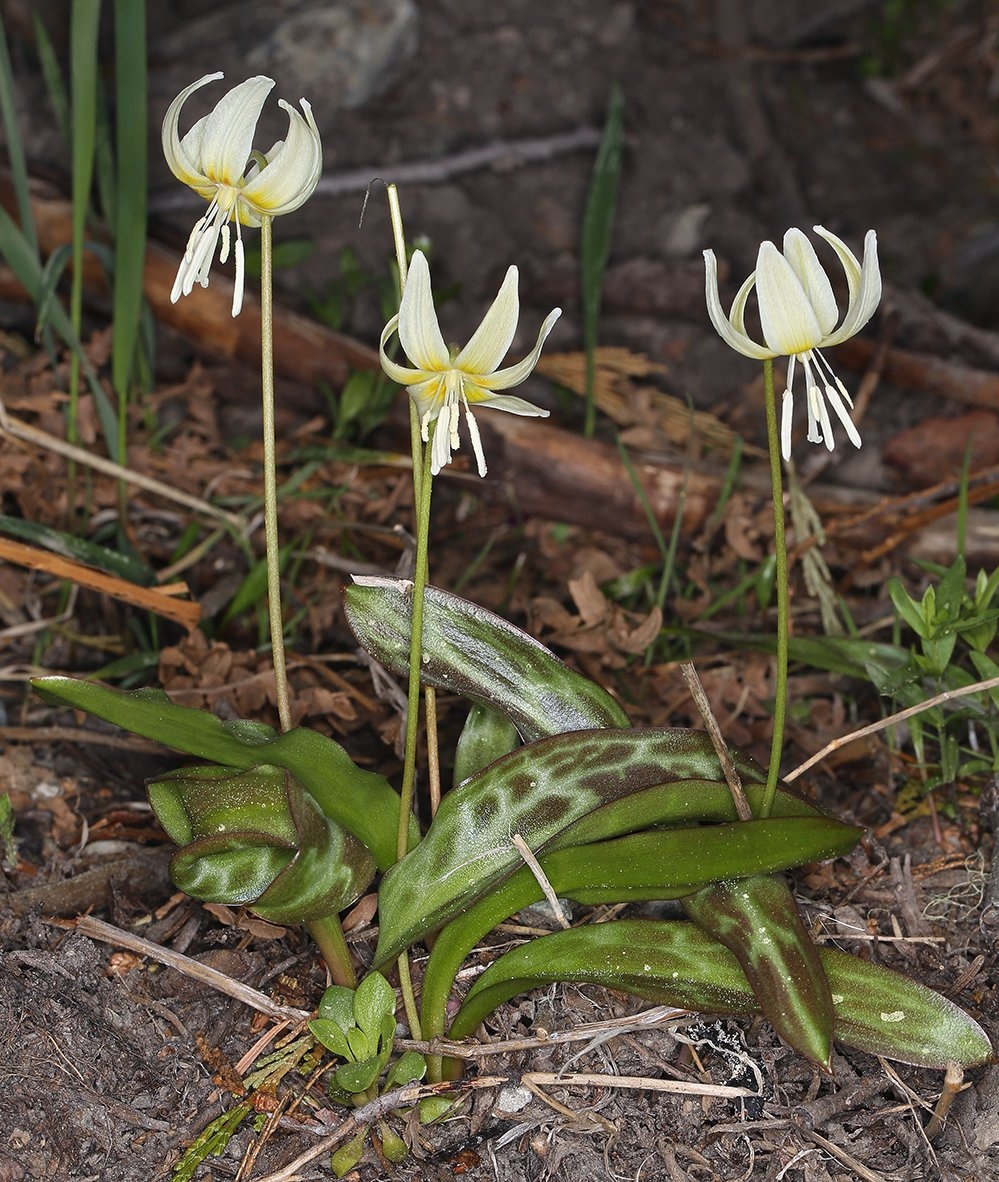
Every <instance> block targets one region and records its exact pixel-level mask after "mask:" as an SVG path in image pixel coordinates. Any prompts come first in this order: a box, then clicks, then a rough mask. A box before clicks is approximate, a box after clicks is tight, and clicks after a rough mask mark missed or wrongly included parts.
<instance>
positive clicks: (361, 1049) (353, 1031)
mask: <svg viewBox="0 0 999 1182" xmlns="http://www.w3.org/2000/svg"><path fill="white" fill-rule="evenodd" d="M344 1034H345V1035H346V1036H347V1046H348V1047H350V1058H351V1060H352V1061H353V1062H355V1063H360V1062H363V1061H364V1060H367V1059H370V1060H371V1061H372V1062H374V1061H375V1060H374V1050H375V1045H374V1043H373V1042H372V1041H371V1040H370V1039H369V1038H368V1036H367V1035H366V1034H365V1033H364V1031H363V1030H362V1029H361V1028H360V1026H348V1027H347V1029H346V1030H345V1031H344ZM341 1086H342V1087H346V1084H342V1085H341ZM367 1086H368V1085H367V1084H365V1085H364V1087H367ZM348 1090H350V1089H348Z"/></svg>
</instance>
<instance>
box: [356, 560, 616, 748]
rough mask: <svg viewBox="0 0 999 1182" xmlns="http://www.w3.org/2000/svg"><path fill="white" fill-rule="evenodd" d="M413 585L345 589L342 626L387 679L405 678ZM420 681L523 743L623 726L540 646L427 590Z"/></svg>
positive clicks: (362, 583) (596, 692) (600, 693)
mask: <svg viewBox="0 0 999 1182" xmlns="http://www.w3.org/2000/svg"><path fill="white" fill-rule="evenodd" d="M412 591H413V584H412V583H411V582H409V581H408V580H405V579H379V578H358V577H355V580H354V582H353V583H352V584H351V585H350V586H349V587H345V588H344V593H343V598H344V606H345V609H346V613H347V622H348V623H349V624H350V626H351V628H352V629H353V630H354V635H355V636H356V637H357V639H358V641H359V642H360V644H361V645H362V646H363V647H364V648H365V649H366V651H367V652H369V653H370V654H371V655H372V656H373V657H374V658H375V659H376V660H378V661H381V663H382V664H383V665H384V666H385V667H386V668H387V669H391V670H392V672H393V673H397V674H400V675H402V674H406V673H408V672H409V650H410V636H411V634H412V630H413V607H412V602H413V601H412ZM422 662H423V663H422V665H421V668H420V679H421V680H422V681H423V682H424V684H426V685H433V686H436V687H437V688H438V689H446V690H449V691H450V692H451V693H456V694H460V695H461V696H462V697H465V698H469V699H470V700H471V701H473V702H481V703H482V704H483V705H486V706H491V707H493V709H495V710H499V711H500V712H501V713H503V714H505V715H506V716H507V717H508V718H509V719H510V720H511V721H512V722H513V723H514V725H515V726H516V727H517V730H518V731H519V732H520V734H521V737H522V738H523V739H524V741H525V742H530V741H531V740H533V739H540V738H543V737H544V736H546V735H557V734H561V733H563V732H564V731H575V730H586V729H588V728H590V727H627V726H630V725H631V723H630V720H629V718H628V716H627V714H625V712H624V711H623V710H622V709H621V707H620V706H619V705H618V704H617V703H616V702H615V701H614V699H613V698H612V697H611V696H610V694H608V693H607V692H606V691H605V690H603V689H601V688H600V686H598V685H597V684H596V682H593V681H590V679H589V678H587V677H583V676H581V675H580V674H579V673H575V672H574V671H573V670H572V669H570V668H569V667H568V665H566V664H564V663H563V662H562V661H560V660H559V659H558V657H556V656H555V654H554V653H552V652H551V651H549V650H548V649H547V648H545V646H544V645H543V644H541V643H540V642H539V641H537V640H535V639H534V638H533V637H531V636H528V635H527V633H526V632H522V631H521V630H520V629H519V628H515V627H514V626H513V624H510V623H508V621H506V620H504V619H503V618H502V617H501V616H497V615H495V614H494V613H493V612H491V611H487V610H486V609H485V608H484V607H479V606H478V604H475V603H471V602H470V601H469V600H467V599H462V598H461V597H460V596H458V595H452V594H451V593H450V592H448V591H442V590H440V588H438V587H427V589H426V593H425V599H424V605H423V656H422Z"/></svg>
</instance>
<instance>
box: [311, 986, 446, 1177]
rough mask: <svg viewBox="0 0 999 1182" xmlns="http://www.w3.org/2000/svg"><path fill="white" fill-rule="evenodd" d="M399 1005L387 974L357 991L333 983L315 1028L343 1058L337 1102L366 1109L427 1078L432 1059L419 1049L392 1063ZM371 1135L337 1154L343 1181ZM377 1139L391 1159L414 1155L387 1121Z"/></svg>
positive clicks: (336, 1079)
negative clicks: (387, 1094)
mask: <svg viewBox="0 0 999 1182" xmlns="http://www.w3.org/2000/svg"><path fill="white" fill-rule="evenodd" d="M395 1004H396V1003H395V991H394V990H393V989H392V986H391V985H389V983H388V981H386V980H385V978H384V977H383V976H382V975H381V973H369V974H368V976H367V977H365V978H364V980H363V981H362V982H361V984H360V985H359V986H358V987H357V989H356V990H354V989H345V988H343V987H341V986H339V985H331V986H330V988H329V989H327V990H326V992H325V993H324V994H323V999H322V1001H321V1002H320V1003H319V1011H318V1014H317V1016H316V1017H315V1018H314V1019H313V1020H312V1021H311V1022H310V1023H309V1030H310V1031H311V1032H312V1034H313V1035H314V1036H315V1038H316V1039H317V1040H318V1041H319V1042H321V1043H322V1045H323V1046H324V1047H326V1049H327V1050H329V1051H332V1052H333V1054H334V1055H336V1056H337V1057H338V1058H340V1059H342V1060H343V1063H341V1064H340V1066H339V1067H337V1068H336V1070H335V1071H334V1073H333V1076H332V1079H331V1080H330V1082H329V1084H328V1086H327V1092H328V1094H329V1097H330V1099H331V1100H333V1101H335V1102H336V1103H338V1104H346V1105H352V1106H353V1107H355V1108H360V1107H362V1106H363V1105H364V1104H367V1103H368V1102H369V1101H370V1100H374V1099H375V1098H376V1097H377V1096H379V1095H380V1094H382V1093H384V1092H389V1091H391V1090H392V1089H393V1088H399V1087H403V1086H404V1085H405V1084H408V1083H413V1082H414V1081H415V1080H419V1079H422V1078H423V1076H424V1075H425V1074H426V1070H427V1064H426V1060H425V1059H424V1058H423V1056H422V1055H418V1054H417V1053H416V1052H415V1051H406V1052H404V1053H403V1054H402V1055H400V1056H399V1057H398V1058H397V1059H396V1060H395V1061H394V1062H393V1063H392V1064H391V1066H390V1065H389V1060H390V1059H391V1057H392V1049H393V1044H394V1042H395V1025H396V1023H395ZM386 1068H388V1070H387V1071H386ZM369 1131H371V1130H370V1129H369V1128H365V1129H363V1130H362V1131H361V1132H360V1133H358V1134H357V1136H356V1137H353V1138H352V1139H351V1140H350V1141H348V1142H347V1143H346V1144H345V1145H342V1146H341V1147H340V1148H339V1149H338V1150H336V1152H335V1153H334V1154H333V1170H334V1173H335V1174H336V1176H337V1177H338V1178H342V1177H343V1176H344V1174H346V1173H347V1172H348V1171H349V1170H351V1169H353V1168H354V1166H356V1165H357V1163H358V1162H359V1161H360V1160H361V1157H362V1156H363V1154H364V1142H365V1139H366V1138H367V1135H368V1133H369ZM373 1135H375V1134H373ZM377 1137H378V1141H379V1148H380V1150H381V1153H382V1154H383V1155H384V1156H385V1157H386V1158H387V1159H388V1160H389V1161H391V1162H397V1161H402V1159H403V1158H404V1157H405V1156H406V1154H407V1153H408V1149H407V1148H406V1143H405V1141H403V1139H402V1138H401V1137H400V1136H399V1135H398V1134H397V1133H396V1132H394V1131H393V1129H392V1128H391V1127H390V1126H389V1125H388V1124H387V1123H386V1122H385V1121H379V1122H378V1133H377Z"/></svg>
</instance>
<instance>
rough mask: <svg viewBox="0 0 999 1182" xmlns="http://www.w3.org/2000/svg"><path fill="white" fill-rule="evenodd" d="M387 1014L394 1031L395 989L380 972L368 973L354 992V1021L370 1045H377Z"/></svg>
mask: <svg viewBox="0 0 999 1182" xmlns="http://www.w3.org/2000/svg"><path fill="white" fill-rule="evenodd" d="M386 1015H388V1017H390V1018H391V1019H392V1031H393V1032H394V1031H395V990H394V989H393V988H392V986H391V985H390V984H389V983H388V981H386V980H385V978H384V977H383V976H382V975H381V973H369V974H368V975H367V976H366V977H365V978H364V980H363V981H362V982H361V983H360V985H358V987H357V991H356V992H355V994H354V1021H355V1022H356V1023H357V1024H358V1026H360V1028H361V1029H362V1030H363V1031H364V1033H365V1034H366V1035H367V1036H368V1042H369V1043H370V1044H371V1046H372V1047H377V1046H378V1042H379V1038H380V1035H381V1031H382V1024H383V1022H384V1019H385V1017H386Z"/></svg>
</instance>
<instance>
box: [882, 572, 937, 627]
mask: <svg viewBox="0 0 999 1182" xmlns="http://www.w3.org/2000/svg"><path fill="white" fill-rule="evenodd" d="M886 586H887V588H888V594H889V595H890V596H891V601H892V604H893V605H894V608H895V610H896V611H897V612H898V614H899V615H900V616H901V617H902V619H903V620H905V622H906V623H907V624H908V625H909V627H910V628H911V629H912V631H913V632H915V634H916V635H917V636H920V637H925V636H928V635H929V634H930V627H931V624H932V621H930V620H928V619H927V618H926V616H925V612H924V610H923V606H922V604H919V603H917V602H916V601H915V600H914V599H913V598H912V596H911V595H910V594H909V593H908V591H906V589H905V587H904V586H903V584H902V580H901V579H897V578H894V577H892V578H890V579H889V580H888V582H887V584H886Z"/></svg>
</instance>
